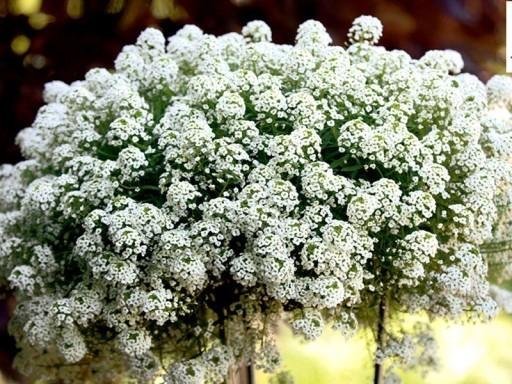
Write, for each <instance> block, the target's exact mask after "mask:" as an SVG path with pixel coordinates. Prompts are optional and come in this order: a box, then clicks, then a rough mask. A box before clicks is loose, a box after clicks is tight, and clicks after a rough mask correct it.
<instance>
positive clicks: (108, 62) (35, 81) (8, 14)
mask: <svg viewBox="0 0 512 384" xmlns="http://www.w3.org/2000/svg"><path fill="white" fill-rule="evenodd" d="M361 14H370V15H373V16H376V17H378V18H380V19H381V21H382V22H383V24H384V37H383V38H382V40H381V43H382V44H383V45H384V46H386V47H387V48H399V49H403V50H406V51H407V52H408V53H409V54H410V55H411V56H413V57H415V58H417V57H420V56H421V55H422V54H423V53H424V52H425V51H427V50H429V49H443V48H451V49H455V50H457V51H459V52H460V53H461V54H462V55H463V57H464V61H465V71H467V72H471V73H474V74H476V75H478V76H479V77H480V78H481V79H482V80H486V79H487V78H488V77H489V76H490V75H491V74H492V73H502V72H504V65H505V0H415V1H410V0H355V1H349V0H339V1H334V0H317V1H315V0H103V1H100V0H0V163H6V162H7V163H13V162H17V161H19V160H20V159H21V157H20V154H19V151H18V149H17V148H16V146H15V145H14V138H15V136H16V133H17V132H18V131H19V130H20V129H22V128H24V127H26V126H29V125H30V124H31V122H32V121H33V119H34V116H35V114H36V112H37V110H38V108H39V107H40V106H41V104H42V89H43V85H44V83H46V82H47V81H50V80H56V79H59V80H63V81H65V82H71V81H73V80H77V79H81V78H83V76H84V74H85V73H86V72H87V71H88V70H89V69H90V68H93V67H98V66H102V67H112V63H113V60H114V58H115V57H116V55H117V53H118V52H119V51H120V50H121V48H122V46H123V45H125V44H129V43H132V42H133V41H134V40H135V39H136V37H137V35H138V34H139V32H140V31H141V30H142V29H143V28H145V27H147V26H155V27H157V28H160V29H161V30H162V31H163V32H164V34H165V35H166V36H170V35H172V34H173V33H174V32H175V31H176V30H178V29H179V28H181V27H182V26H183V25H184V24H188V23H192V24H196V25H198V26H199V27H200V28H202V29H203V30H204V31H206V32H208V33H212V34H222V33H226V32H232V31H236V32H239V31H240V30H241V28H242V26H243V25H244V24H245V23H247V22H248V21H250V20H253V19H262V20H264V21H266V22H267V23H268V24H269V25H270V27H271V28H272V33H273V40H274V41H275V42H278V43H291V42H293V40H294V37H295V31H296V29H297V26H298V25H299V24H300V23H301V22H303V21H304V20H307V19H311V18H313V19H317V20H320V21H321V22H322V23H323V24H324V25H325V26H326V28H327V30H328V31H329V32H330V34H331V36H332V37H333V39H334V41H335V43H336V44H343V43H344V42H345V35H346V32H347V30H348V28H349V26H350V24H351V22H352V20H353V19H354V18H355V17H357V16H359V15H361ZM4 296H5V295H4ZM13 306H14V302H13V300H12V298H9V297H5V298H4V299H2V300H0V371H1V372H3V374H1V375H2V376H1V377H0V384H3V382H10V381H14V382H20V381H21V378H20V377H18V376H17V375H16V373H15V372H14V371H13V370H12V369H11V363H12V358H13V355H14V354H15V345H14V343H13V340H12V339H11V338H10V337H9V336H8V335H7V331H6V327H7V322H8V318H9V312H10V311H11V310H12V308H13ZM436 329H437V333H438V337H439V340H440V344H441V356H442V366H441V368H440V370H439V372H437V373H433V374H432V375H430V376H428V377H427V378H426V379H425V378H421V377H420V376H419V375H418V374H416V373H414V372H413V373H405V374H404V376H403V377H404V379H405V382H406V383H415V384H416V383H457V384H458V383H460V384H462V383H464V384H486V383H489V384H491V383H492V384H512V351H511V348H510V345H511V344H510V342H511V340H512V320H511V319H510V318H507V317H505V316H502V317H500V318H498V319H497V320H496V321H494V322H492V323H490V324H485V325H467V326H460V325H452V326H447V325H446V324H442V323H439V324H436ZM280 346H281V349H282V351H283V353H284V363H285V366H286V368H287V369H289V370H290V372H291V373H292V374H293V376H294V378H295V379H296V382H297V383H298V384H324V383H325V384H333V383H351V384H357V383H365V382H369V379H370V377H369V375H370V372H371V369H370V364H371V358H370V344H369V341H368V337H367V335H365V334H360V335H358V337H357V338H355V339H352V340H350V341H349V340H344V339H342V338H341V336H339V335H335V334H327V335H325V336H324V337H323V338H322V339H320V340H319V341H317V342H315V343H311V344H301V343H300V342H299V341H298V340H295V339H293V338H292V337H291V336H290V334H289V332H288V331H286V330H283V332H282V336H281V338H280ZM258 379H259V380H258V383H264V382H266V378H265V377H264V375H262V374H258Z"/></svg>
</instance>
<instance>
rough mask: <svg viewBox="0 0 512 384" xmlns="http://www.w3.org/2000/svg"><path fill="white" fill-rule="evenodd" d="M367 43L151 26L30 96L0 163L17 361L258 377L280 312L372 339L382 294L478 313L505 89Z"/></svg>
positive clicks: (92, 377) (73, 378)
mask: <svg viewBox="0 0 512 384" xmlns="http://www.w3.org/2000/svg"><path fill="white" fill-rule="evenodd" d="M381 34H382V25H381V23H380V21H379V20H377V19H375V18H373V17H370V16H362V17H360V18H358V19H356V20H355V21H354V24H353V26H352V28H351V29H350V31H349V34H348V36H349V42H350V45H349V46H348V48H347V49H344V48H341V47H338V46H331V45H330V44H331V42H332V39H331V37H330V36H329V34H328V33H327V32H326V30H325V28H324V27H323V26H322V24H320V23H319V22H316V21H311V20H310V21H307V22H305V23H303V24H302V25H301V26H300V27H299V29H298V33H297V37H296V44H295V45H278V44H274V43H272V42H271V31H270V28H269V27H268V26H267V25H266V24H265V23H263V22H261V21H253V22H250V23H249V24H247V25H246V26H245V27H244V28H243V30H242V34H237V33H229V34H227V35H223V36H220V37H214V36H211V35H208V34H205V33H203V32H202V31H201V30H200V29H199V28H197V27H194V26H185V27H184V28H183V29H181V30H180V31H178V32H177V33H176V35H174V36H172V37H170V38H169V39H168V41H167V42H166V40H165V38H164V36H163V35H162V34H161V33H160V32H159V31H158V30H155V29H151V28H149V29H147V30H145V31H144V32H143V33H142V34H141V35H140V36H139V38H138V40H137V42H136V43H135V44H134V45H129V46H126V47H124V49H123V50H122V52H121V53H120V54H119V56H118V57H117V59H116V61H115V70H114V71H107V70H105V69H93V70H91V71H89V72H88V73H87V75H86V76H85V80H82V81H76V82H73V83H71V84H69V85H67V84H64V83H62V82H58V81H54V82H51V83H49V84H47V85H46V87H45V91H44V99H45V101H46V102H47V105H45V106H44V107H42V108H41V109H40V111H39V113H38V115H37V117H36V119H35V121H34V123H33V124H32V126H31V127H29V128H26V129H25V130H23V131H22V132H21V133H20V134H19V136H18V144H19V145H20V147H21V151H22V153H23V154H24V156H25V157H26V158H27V160H26V161H23V162H21V163H19V164H16V165H13V166H11V165H4V166H2V167H1V168H0V240H1V241H0V243H1V244H0V283H1V284H4V285H8V286H9V287H10V288H11V289H12V290H13V291H14V292H15V295H16V297H17V302H18V306H17V309H16V312H15V314H14V317H13V319H12V321H11V332H12V333H13V334H14V335H15V336H16V338H17V340H18V343H19V347H20V349H21V353H20V354H19V357H18V360H17V366H18V367H19V368H20V369H21V370H22V371H23V372H24V373H25V374H27V375H29V376H31V377H37V378H39V379H48V380H53V379H56V378H57V379H59V380H60V381H62V382H85V381H87V380H89V381H92V382H96V383H102V382H112V380H114V378H119V377H125V378H126V377H130V378H135V379H138V380H139V381H141V382H153V381H154V380H157V379H159V380H164V381H165V382H167V383H202V382H207V383H220V382H222V381H223V380H224V377H225V376H226V374H227V372H228V369H229V367H230V366H231V365H233V364H235V362H239V361H246V362H249V363H250V364H253V365H255V366H259V367H262V368H264V369H266V370H272V369H275V368H276V366H277V365H278V364H279V356H278V354H277V352H276V348H275V343H274V341H273V336H272V330H273V329H274V326H273V325H275V322H276V321H277V320H276V319H277V318H279V316H280V315H281V314H282V313H283V312H284V313H286V314H289V321H290V324H291V326H292V328H293V329H294V331H295V332H296V333H299V334H302V335H303V336H304V337H306V338H307V339H313V338H315V337H317V336H318V335H319V334H321V333H322V330H323V329H324V327H326V326H328V325H335V326H336V327H337V328H338V329H344V330H347V331H349V330H351V329H353V328H354V327H355V325H356V324H357V323H358V321H359V322H362V323H363V324H368V323H370V320H371V318H370V319H369V318H368V316H370V317H371V316H373V315H369V314H373V313H374V312H375V309H376V308H377V305H376V303H378V301H379V299H380V297H384V296H385V297H387V298H389V300H391V301H392V305H390V307H393V308H402V309H403V310H405V311H410V310H425V311H427V312H429V313H430V314H431V315H433V316H435V315H442V316H459V315H460V314H462V313H465V312H474V313H478V314H481V315H482V316H484V317H488V316H491V315H492V314H493V313H494V311H495V305H494V302H493V301H492V299H491V296H490V295H489V285H488V279H487V271H488V266H487V258H486V256H485V254H483V253H481V252H480V251H479V248H480V246H481V245H482V244H484V243H488V242H489V241H490V240H492V238H493V236H495V235H496V229H495V227H494V224H495V223H496V222H498V221H500V220H501V221H507V220H506V219H503V218H504V217H505V216H503V214H502V212H503V211H505V209H504V207H507V206H508V205H509V204H510V199H511V197H512V194H511V193H510V192H509V184H510V182H511V179H512V177H511V175H512V172H511V168H510V165H509V163H507V159H508V157H509V156H510V151H511V149H512V146H511V145H510V143H511V142H512V120H511V116H512V115H511V114H510V113H511V111H512V80H510V79H509V78H506V77H495V78H493V79H491V80H490V81H489V83H488V84H487V86H486V85H484V84H482V83H481V82H480V81H479V80H478V79H476V78H475V77H474V76H471V75H468V74H459V72H460V70H461V68H462V65H463V63H462V60H461V58H460V55H458V54H456V53H455V52H453V51H432V52H429V53H427V54H425V56H424V57H422V58H421V59H419V60H415V59H412V58H411V57H409V56H408V55H407V54H406V53H405V52H402V51H387V50H385V49H384V48H382V47H378V46H375V43H376V42H377V41H378V39H379V38H380V36H381ZM507 143H508V144H507ZM509 217H510V216H509ZM508 222H510V220H509V221H508ZM493 231H494V232H493ZM500 233H505V232H504V231H502V232H500ZM360 320H363V321H360ZM107 356H108V357H107Z"/></svg>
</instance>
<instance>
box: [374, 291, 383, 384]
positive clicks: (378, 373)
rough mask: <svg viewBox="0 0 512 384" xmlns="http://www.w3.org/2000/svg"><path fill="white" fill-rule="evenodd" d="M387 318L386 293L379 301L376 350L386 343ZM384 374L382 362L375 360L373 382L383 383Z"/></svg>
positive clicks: (376, 383) (375, 383)
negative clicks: (385, 324)
mask: <svg viewBox="0 0 512 384" xmlns="http://www.w3.org/2000/svg"><path fill="white" fill-rule="evenodd" d="M385 319H386V299H385V298H384V295H382V296H381V297H380V302H379V317H378V320H377V335H376V337H375V342H376V344H377V347H376V351H379V349H381V348H382V347H383V345H384V321H385ZM382 376H383V367H382V362H380V361H377V360H375V365H374V367H373V384H381V383H382Z"/></svg>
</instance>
